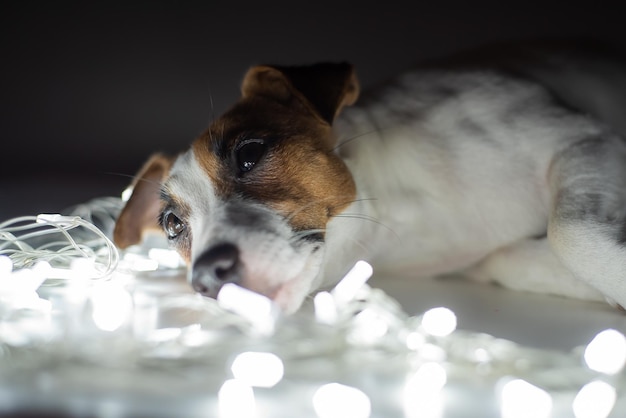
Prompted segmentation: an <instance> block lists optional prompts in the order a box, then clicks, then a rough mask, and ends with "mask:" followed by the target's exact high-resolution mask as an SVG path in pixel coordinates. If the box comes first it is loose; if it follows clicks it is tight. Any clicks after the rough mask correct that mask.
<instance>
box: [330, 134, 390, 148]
mask: <svg viewBox="0 0 626 418" xmlns="http://www.w3.org/2000/svg"><path fill="white" fill-rule="evenodd" d="M378 131H379V130H378V129H372V130H371V131H367V132H363V133H360V134H357V135H354V136H351V137H349V138H347V139H344V140H340V141H339V142H338V143H337V145H335V147H334V148H333V151H337V150H338V149H339V148H341V147H343V146H344V145H346V144H348V143H350V142H352V141H354V140H355V139H359V138H363V137H365V136H368V135H371V134H373V133H377V132H378Z"/></svg>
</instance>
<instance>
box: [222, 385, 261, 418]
mask: <svg viewBox="0 0 626 418" xmlns="http://www.w3.org/2000/svg"><path fill="white" fill-rule="evenodd" d="M217 398H218V402H219V411H220V412H219V413H220V418H253V417H256V416H257V414H256V401H255V399H254V391H253V390H252V388H251V387H250V386H249V385H247V384H246V383H244V382H242V381H240V380H237V379H229V380H227V381H225V382H224V384H223V385H222V387H221V388H220V390H219V392H218V394H217Z"/></svg>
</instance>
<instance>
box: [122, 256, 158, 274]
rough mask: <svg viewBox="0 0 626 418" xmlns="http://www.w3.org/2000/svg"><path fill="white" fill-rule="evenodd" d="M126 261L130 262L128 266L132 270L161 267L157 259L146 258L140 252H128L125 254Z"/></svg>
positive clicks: (150, 269)
mask: <svg viewBox="0 0 626 418" xmlns="http://www.w3.org/2000/svg"><path fill="white" fill-rule="evenodd" d="M124 261H125V262H126V263H128V268H130V269H131V270H132V271H138V272H141V271H155V270H157V269H158V268H159V263H158V261H157V260H154V259H152V258H145V257H144V256H141V255H138V254H132V253H126V254H124Z"/></svg>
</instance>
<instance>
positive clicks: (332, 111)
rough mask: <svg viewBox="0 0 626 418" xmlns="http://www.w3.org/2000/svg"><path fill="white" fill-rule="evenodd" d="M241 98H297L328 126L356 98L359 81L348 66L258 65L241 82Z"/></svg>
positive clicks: (345, 64) (325, 64)
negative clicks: (259, 96)
mask: <svg viewBox="0 0 626 418" xmlns="http://www.w3.org/2000/svg"><path fill="white" fill-rule="evenodd" d="M241 93H242V96H243V97H244V98H246V97H251V96H256V95H261V96H266V97H271V98H273V99H276V100H278V101H281V102H289V101H290V100H291V99H292V98H294V97H295V98H296V99H299V100H300V101H301V102H302V103H303V104H304V105H305V106H306V107H307V108H309V110H311V111H313V113H314V114H316V115H317V116H319V117H320V118H321V119H322V120H324V121H325V122H327V123H329V124H331V123H332V122H333V120H334V119H335V117H336V116H337V115H338V114H339V112H340V111H341V109H342V108H343V107H344V106H350V105H352V104H354V102H356V100H357V98H358V97H359V82H358V80H357V77H356V74H355V72H354V68H353V67H352V65H350V64H348V63H345V62H344V63H320V64H314V65H309V66H299V67H277V66H267V65H260V66H256V67H252V68H251V69H250V70H248V73H247V74H246V76H245V77H244V79H243V83H242V84H241Z"/></svg>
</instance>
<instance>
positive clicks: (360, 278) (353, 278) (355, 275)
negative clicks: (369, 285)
mask: <svg viewBox="0 0 626 418" xmlns="http://www.w3.org/2000/svg"><path fill="white" fill-rule="evenodd" d="M372 273H373V269H372V266H371V265H369V264H368V263H367V262H365V261H363V260H361V261H357V262H356V264H355V265H354V267H352V268H351V269H350V271H349V272H348V273H347V274H346V275H345V276H344V277H343V279H341V281H340V282H339V283H337V286H335V288H334V289H333V290H332V291H331V293H332V295H333V296H334V298H335V300H336V302H337V304H339V305H341V304H344V303H347V302H350V301H351V300H352V299H354V297H355V296H356V294H357V292H358V291H359V289H360V288H361V287H362V286H363V285H364V284H365V283H366V282H367V281H368V280H369V278H370V277H372Z"/></svg>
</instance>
